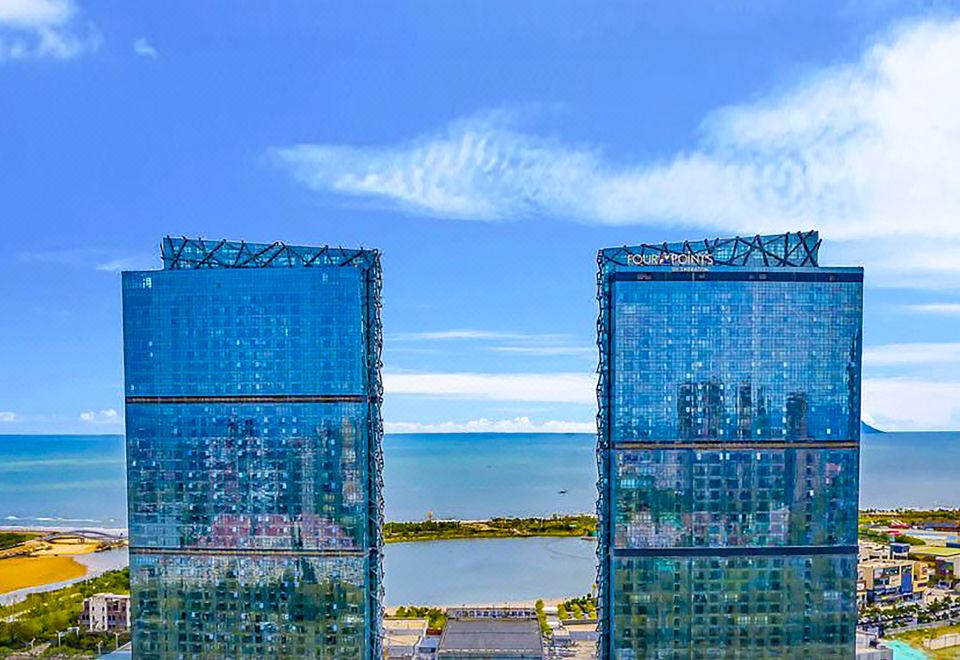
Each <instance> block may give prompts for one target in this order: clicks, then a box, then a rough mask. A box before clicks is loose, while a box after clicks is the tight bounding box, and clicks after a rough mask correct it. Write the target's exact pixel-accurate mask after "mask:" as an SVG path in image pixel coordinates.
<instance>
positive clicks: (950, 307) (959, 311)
mask: <svg viewBox="0 0 960 660" xmlns="http://www.w3.org/2000/svg"><path fill="white" fill-rule="evenodd" d="M904 308H905V309H906V310H908V311H911V312H920V313H922V314H942V315H945V316H960V303H924V304H918V305H904Z"/></svg>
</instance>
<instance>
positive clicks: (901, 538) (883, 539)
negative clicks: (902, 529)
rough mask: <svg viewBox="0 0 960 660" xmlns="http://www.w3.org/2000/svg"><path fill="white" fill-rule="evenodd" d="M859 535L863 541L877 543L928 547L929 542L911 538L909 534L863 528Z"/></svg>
mask: <svg viewBox="0 0 960 660" xmlns="http://www.w3.org/2000/svg"><path fill="white" fill-rule="evenodd" d="M858 535H859V537H860V540H861V541H875V542H876V543H891V542H893V543H907V544H909V545H926V544H927V542H926V541H924V540H923V539H918V538H917V537H916V536H909V535H907V534H899V535H893V534H887V533H885V532H878V531H876V530H872V529H870V528H868V527H861V528H860V529H859V530H858Z"/></svg>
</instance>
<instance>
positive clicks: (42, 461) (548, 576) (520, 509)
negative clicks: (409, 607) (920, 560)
mask: <svg viewBox="0 0 960 660" xmlns="http://www.w3.org/2000/svg"><path fill="white" fill-rule="evenodd" d="M594 443H595V438H594V436H592V435H585V434H569V435H567V434H479V433H477V434H418V435H413V434H411V435H388V436H387V437H386V438H385V439H384V443H383V444H384V473H383V480H384V501H385V517H386V519H387V520H423V519H425V518H426V517H427V516H432V517H434V518H461V519H481V518H490V517H493V516H549V515H551V514H554V513H587V512H593V511H594V508H595V499H596V481H597V468H596V460H595V456H594ZM123 445H124V443H123V437H122V436H118V435H104V436H91V435H81V436H64V435H58V436H53V435H50V436H41V435H33V436H15V435H6V436H0V526H6V527H19V526H24V527H70V528H105V529H123V528H124V527H125V526H126V486H125V472H124V446H123ZM958 465H960V432H938V433H871V434H865V435H864V436H863V441H862V455H861V489H860V505H861V507H863V508H866V507H870V508H893V507H898V506H903V507H917V508H934V507H960V481H958V480H957V477H956V474H957V466H958ZM384 562H385V566H384V569H385V576H386V577H385V582H386V599H387V604H388V605H401V604H443V605H454V604H465V603H487V602H512V601H518V600H526V599H530V598H538V597H541V598H560V597H565V596H571V595H582V594H584V593H587V592H589V591H590V589H591V587H592V585H593V581H594V566H595V546H594V544H593V543H592V542H591V541H584V540H581V539H478V540H465V541H442V542H430V543H401V544H390V545H388V546H387V547H386V549H385V560H384Z"/></svg>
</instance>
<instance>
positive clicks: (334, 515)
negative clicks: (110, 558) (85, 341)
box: [123, 237, 382, 660]
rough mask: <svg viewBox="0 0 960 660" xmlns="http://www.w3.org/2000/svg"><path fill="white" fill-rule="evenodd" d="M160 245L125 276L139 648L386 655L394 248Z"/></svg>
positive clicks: (359, 658)
mask: <svg viewBox="0 0 960 660" xmlns="http://www.w3.org/2000/svg"><path fill="white" fill-rule="evenodd" d="M161 256H162V260H163V270H159V271H138V272H126V273H124V274H123V331H124V367H125V381H126V382H125V389H126V429H127V477H128V491H129V492H128V500H129V526H130V570H131V586H132V614H131V618H132V625H133V644H134V654H135V657H137V658H139V659H140V660H151V659H157V660H168V659H170V658H224V659H226V658H231V659H232V658H316V659H323V660H373V659H375V658H380V657H382V652H381V650H380V641H379V629H380V618H381V605H380V603H381V558H380V547H381V531H380V530H381V524H380V520H381V513H380V512H381V509H382V506H381V500H380V492H381V486H380V466H381V461H382V459H381V452H380V441H381V429H382V424H381V418H380V402H381V398H382V397H381V393H382V389H381V383H380V347H381V330H380V258H379V253H378V252H376V251H372V250H344V249H342V248H325V247H324V248H308V247H295V246H290V245H285V244H283V243H272V244H268V245H267V244H251V243H244V242H227V241H219V242H205V241H202V240H188V239H181V238H169V237H168V238H165V239H164V240H163V241H162V244H161Z"/></svg>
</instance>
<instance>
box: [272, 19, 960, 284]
mask: <svg viewBox="0 0 960 660" xmlns="http://www.w3.org/2000/svg"><path fill="white" fill-rule="evenodd" d="M274 153H275V155H276V156H277V158H278V159H279V160H280V161H281V162H282V163H285V164H286V165H287V166H289V167H290V168H291V169H292V171H293V172H294V174H295V176H297V177H298V178H299V179H300V180H301V181H302V182H304V183H305V184H306V185H308V186H310V187H312V188H314V189H317V190H320V191H324V192H328V193H333V194H339V195H348V196H358V197H365V198H370V199H378V200H380V201H381V202H384V203H387V204H389V205H391V206H394V207H397V208H399V209H402V210H406V211H410V212H415V213H423V214H430V215H436V216H441V217H449V218H460V219H473V220H501V219H510V218H516V217H518V216H525V215H546V216H555V217H566V218H572V219H577V220H580V221H584V222H595V223H605V224H614V225H620V224H647V225H651V226H656V227H661V228H662V227H665V226H672V227H677V228H698V229H703V230H709V231H717V232H741V233H746V234H750V235H752V234H754V233H758V232H780V231H784V230H792V229H806V228H809V227H815V228H817V229H819V230H821V232H822V233H823V235H824V236H825V237H826V238H828V239H830V240H843V241H851V243H850V244H848V245H845V246H842V249H843V260H844V261H851V260H858V261H861V262H863V263H864V264H865V265H867V266H868V267H870V268H871V271H872V274H869V275H870V279H869V281H870V282H873V283H879V284H888V285H900V286H928V285H931V283H935V284H939V285H941V286H943V285H944V284H945V282H948V284H949V286H956V285H958V284H960V249H956V248H945V246H944V243H941V244H940V246H939V247H940V249H938V250H935V251H931V250H930V249H929V248H930V243H929V241H930V239H938V240H940V241H942V242H946V243H950V244H953V245H956V243H957V242H958V241H960V222H958V221H957V218H958V217H960V169H958V168H957V167H956V163H955V160H956V154H957V153H960V20H949V21H948V20H928V21H924V22H919V23H912V24H909V25H905V26H901V27H899V28H898V29H897V30H895V31H892V32H890V33H888V34H886V35H884V36H883V37H882V38H880V39H878V40H876V41H875V42H874V43H873V44H871V45H870V46H869V47H868V48H866V50H865V52H864V53H863V55H862V56H861V58H860V59H859V60H858V61H856V62H854V63H851V64H847V65H843V66H834V67H830V68H825V69H822V70H821V71H819V72H818V73H816V74H815V75H812V76H810V77H808V78H807V79H805V80H802V81H795V82H794V83H793V84H792V85H789V86H787V87H785V88H784V89H783V90H781V91H777V92H770V93H768V94H766V95H763V96H760V97H759V99H758V100H754V101H750V102H748V103H745V104H743V105H738V106H732V107H726V108H721V109H718V110H717V111H715V112H714V113H712V114H710V115H709V116H708V117H707V118H706V119H705V121H704V122H703V126H702V135H701V137H700V139H699V141H698V142H697V143H696V144H695V145H694V146H693V147H692V148H691V149H689V150H686V151H682V152H677V153H674V154H672V155H668V156H666V157H664V158H662V159H660V160H658V161H655V162H634V163H630V162H618V161H614V160H612V159H610V158H607V157H605V156H604V154H602V153H601V152H600V150H599V149H597V148H595V147H593V146H584V145H575V144H567V143H564V142H561V141H559V140H556V139H553V138H550V137H546V136H543V135H538V134H535V133H532V132H529V131H524V130H523V129H522V128H521V127H520V125H519V120H518V118H517V117H516V116H514V115H512V114H511V113H510V112H508V111H503V110H498V111H494V112H487V113H480V114H477V115H474V116H471V117H466V118H462V119H459V120H457V121H454V122H452V123H451V124H449V125H448V126H446V127H445V128H444V129H442V130H440V131H437V132H433V133H429V134H426V135H423V136H421V137H419V138H416V139H414V140H411V141H409V142H406V143H401V144H397V145H391V146H385V147H354V146H344V145H336V144H313V145H311V144H303V145H296V146H291V147H286V148H281V149H277V150H275V152H274ZM697 234H698V235H699V232H697ZM945 272H946V273H948V274H949V275H950V277H949V279H948V280H944V278H943V277H942V275H943V273H945ZM937 274H939V275H937Z"/></svg>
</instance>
